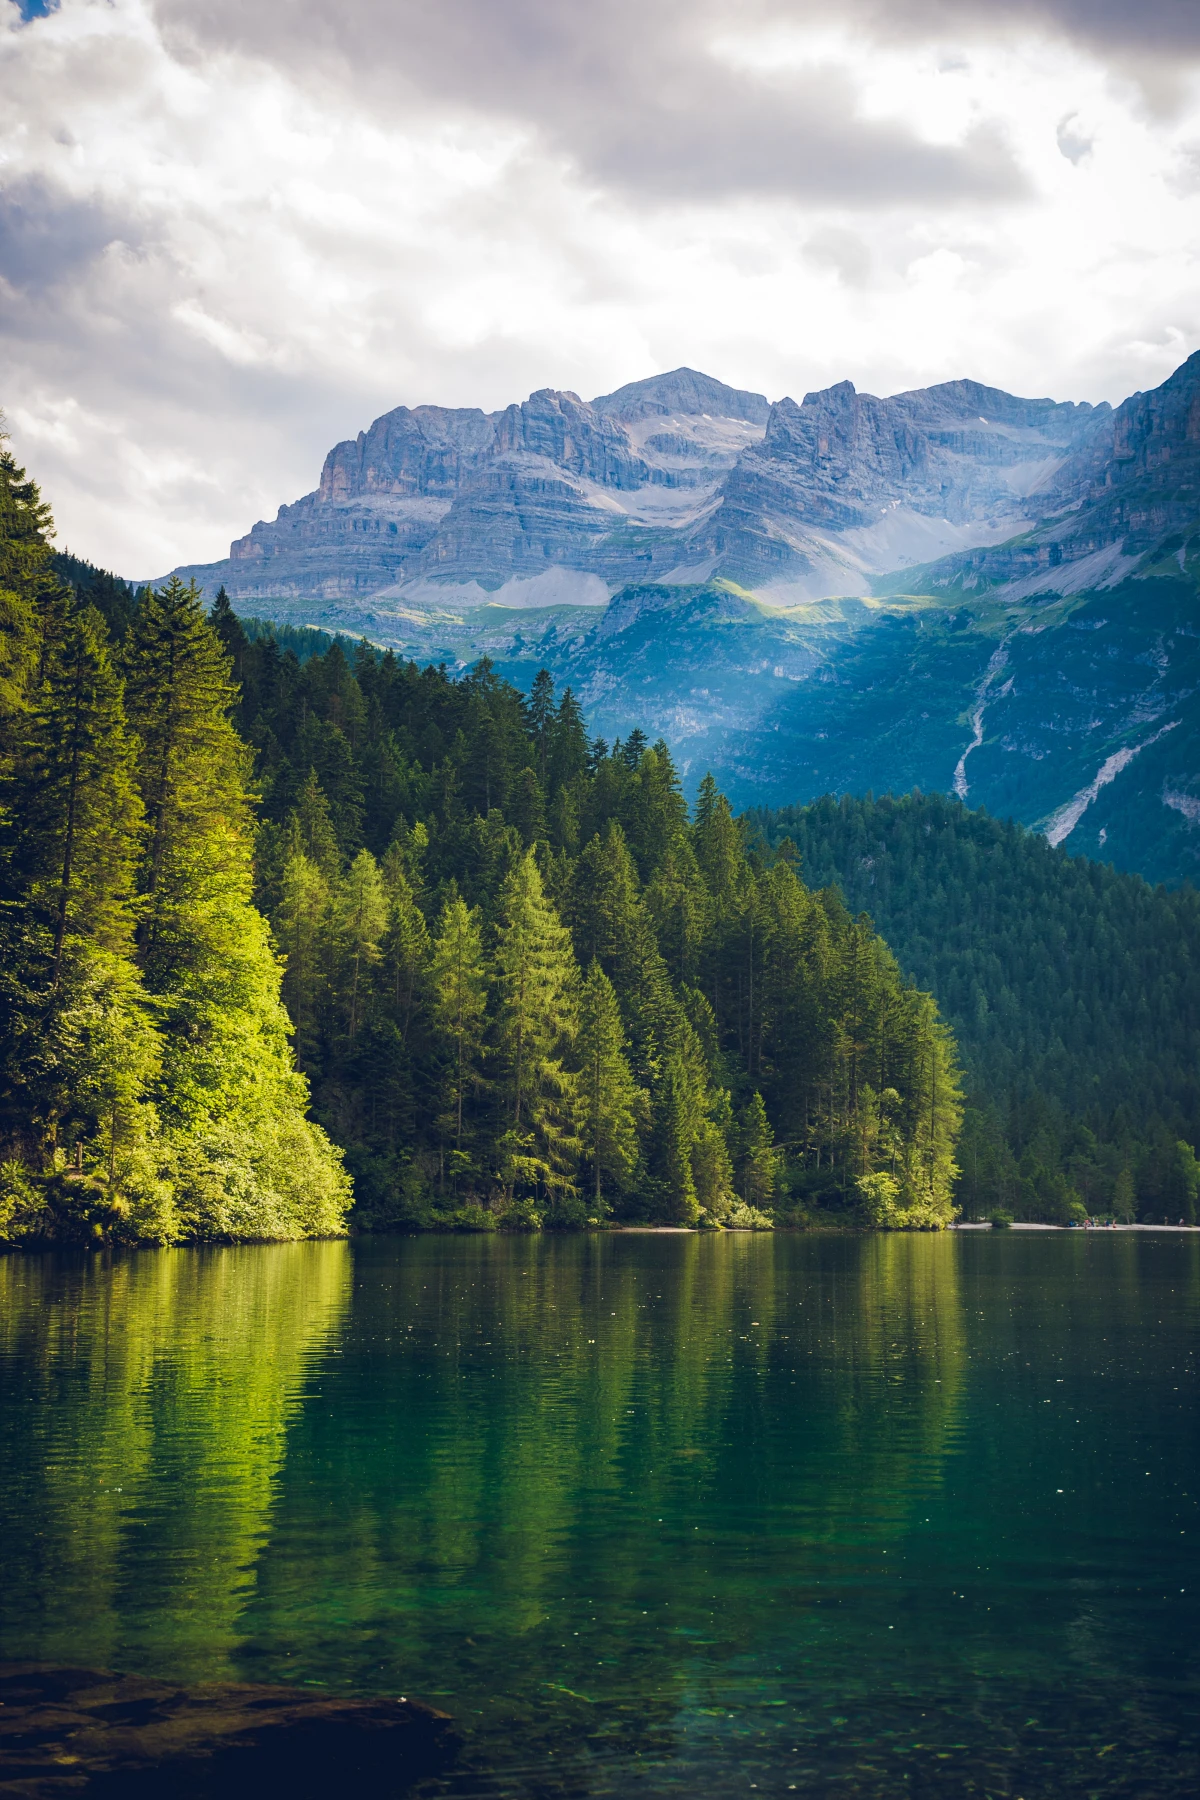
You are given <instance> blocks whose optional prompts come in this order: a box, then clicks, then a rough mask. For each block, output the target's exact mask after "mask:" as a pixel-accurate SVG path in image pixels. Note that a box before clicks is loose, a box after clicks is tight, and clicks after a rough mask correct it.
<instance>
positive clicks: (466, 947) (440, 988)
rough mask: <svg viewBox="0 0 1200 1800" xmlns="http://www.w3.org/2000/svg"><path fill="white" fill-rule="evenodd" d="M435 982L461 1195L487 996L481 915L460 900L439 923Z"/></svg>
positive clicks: (447, 1126) (448, 904) (435, 1004)
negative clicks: (446, 1052) (469, 1108)
mask: <svg viewBox="0 0 1200 1800" xmlns="http://www.w3.org/2000/svg"><path fill="white" fill-rule="evenodd" d="M430 981H431V986H432V989H433V1016H434V1023H435V1025H436V1026H437V1028H438V1030H439V1031H440V1032H441V1034H442V1036H443V1038H444V1040H445V1042H446V1044H447V1046H448V1049H449V1073H448V1080H447V1101H448V1104H447V1108H446V1112H445V1115H444V1120H445V1124H444V1129H446V1130H447V1132H448V1135H450V1136H451V1137H452V1138H453V1144H454V1149H453V1154H452V1157H451V1164H450V1166H451V1173H452V1176H453V1179H454V1185H455V1191H456V1192H457V1184H458V1178H459V1176H460V1174H461V1173H463V1172H464V1170H465V1169H466V1167H467V1166H468V1164H469V1160H470V1159H469V1157H468V1154H467V1151H466V1148H465V1145H466V1135H467V1099H468V1096H469V1095H470V1094H471V1092H472V1090H473V1089H474V1088H476V1087H477V1086H478V1085H479V1080H480V1077H479V1055H480V1051H481V1048H482V1045H483V1030H484V1015H485V1012H486V1010H487V992H488V978H487V968H486V964H485V961H484V955H483V938H482V934H481V932H480V921H479V914H478V912H477V911H472V910H471V909H470V908H468V906H467V905H466V902H465V901H464V900H463V899H462V898H461V897H460V896H459V895H458V894H455V895H453V896H452V897H451V898H450V899H449V900H448V901H447V902H446V904H445V906H444V907H443V908H442V914H441V917H440V919H439V920H438V927H437V933H436V936H435V937H434V940H433V961H432V968H431V975H430Z"/></svg>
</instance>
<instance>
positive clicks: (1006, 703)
mask: <svg viewBox="0 0 1200 1800" xmlns="http://www.w3.org/2000/svg"><path fill="white" fill-rule="evenodd" d="M952 547H953V549H954V553H953V554H952V555H949V556H940V557H939V556H938V553H939V552H941V551H945V550H947V549H950V548H952ZM234 551H235V555H234V556H233V557H232V559H231V560H230V561H229V562H227V563H224V564H219V565H214V566H213V567H212V568H211V569H200V570H195V571H191V573H194V574H196V576H197V578H198V579H200V580H201V581H202V583H203V584H204V585H206V586H207V587H208V588H209V589H210V591H212V590H214V589H215V585H216V582H217V580H218V579H220V580H224V581H225V582H226V585H227V586H228V587H229V590H230V592H231V594H233V595H234V596H235V597H239V596H240V597H242V598H243V600H246V599H249V600H250V601H251V602H252V610H253V611H255V612H257V613H261V614H263V615H266V616H270V617H274V618H277V619H281V620H284V621H290V622H293V623H305V624H313V625H319V626H322V627H324V628H325V629H328V630H333V631H344V632H361V633H362V634H363V635H365V636H367V637H369V638H371V639H372V640H373V641H375V642H377V643H380V644H386V645H392V646H394V647H395V648H397V649H399V650H402V651H404V652H405V653H406V654H408V655H410V656H412V657H414V658H415V659H416V660H418V661H423V662H430V661H434V662H436V661H443V660H445V661H448V662H450V663H452V664H454V665H457V666H459V667H465V666H468V665H469V664H470V663H472V662H473V661H475V660H476V659H477V658H478V657H479V656H481V655H485V654H486V655H488V656H491V657H492V658H493V660H494V661H495V662H496V663H497V664H498V665H499V667H500V668H501V669H502V670H503V671H504V673H505V674H506V675H507V676H509V677H510V678H511V679H513V680H514V681H518V682H521V683H524V684H526V685H528V683H529V682H530V681H531V680H532V678H533V675H534V674H535V673H536V671H537V669H538V668H539V667H540V666H542V665H543V664H544V665H545V666H546V667H548V668H549V669H551V671H552V672H553V673H554V675H555V676H556V678H557V679H559V680H560V681H562V682H564V683H570V684H571V685H573V686H574V687H575V688H576V690H577V691H578V692H579V694H580V697H581V699H582V700H583V701H584V703H585V704H586V705H587V707H588V709H589V713H590V716H591V717H592V718H593V720H594V721H595V722H596V724H597V726H598V728H599V729H600V730H601V731H602V732H603V733H604V734H605V735H606V736H609V737H612V736H614V735H618V734H623V733H625V732H627V731H628V730H629V729H630V728H631V727H632V726H633V724H634V723H635V722H639V721H640V722H642V723H644V724H646V726H647V727H648V728H649V729H652V730H655V731H659V732H661V733H662V734H663V735H664V737H666V739H667V741H668V742H669V743H670V744H671V745H672V747H673V749H674V750H675V751H676V752H677V754H678V756H679V759H680V764H681V767H682V768H683V769H684V770H685V771H686V773H687V775H688V779H689V782H690V783H692V784H693V785H694V783H695V782H696V781H697V780H698V779H699V777H700V775H701V774H702V773H703V772H704V770H705V769H706V768H711V769H712V770H713V771H714V773H716V774H717V775H718V777H719V778H720V780H721V781H722V782H723V783H724V784H725V785H726V786H727V787H728V788H729V790H730V791H731V793H732V795H733V796H734V798H735V799H736V800H737V801H738V803H739V804H742V805H748V804H759V803H764V804H783V803H787V802H790V801H793V800H797V799H806V798H811V797H813V796H815V795H817V794H820V793H824V792H830V791H832V792H860V793H861V792H863V791H865V790H866V789H867V788H871V789H873V790H874V791H876V792H882V791H887V790H892V791H903V790H906V789H908V788H911V787H913V786H919V787H921V788H922V789H924V790H931V789H935V790H941V791H953V792H956V793H957V794H959V795H960V796H961V797H963V798H967V799H970V801H971V802H972V803H973V804H976V803H978V804H984V805H987V806H988V807H989V808H991V809H992V810H993V811H997V812H1002V813H1011V814H1012V815H1013V816H1015V817H1016V818H1018V819H1020V820H1022V821H1023V822H1024V823H1026V824H1028V825H1034V826H1039V827H1040V828H1042V829H1044V830H1046V831H1047V832H1048V833H1049V835H1050V836H1051V838H1052V840H1053V841H1054V842H1066V843H1068V844H1069V845H1070V847H1071V848H1072V849H1083V850H1086V851H1088V852H1089V853H1090V854H1093V855H1099V856H1103V857H1107V858H1112V859H1114V860H1115V861H1117V862H1118V863H1120V864H1122V865H1123V866H1125V867H1128V868H1132V869H1136V870H1139V871H1140V872H1142V873H1143V874H1145V875H1146V876H1148V877H1149V878H1150V879H1151V880H1168V881H1173V880H1178V879H1180V878H1182V877H1187V876H1194V877H1200V713H1198V711H1197V704H1196V700H1195V695H1196V694H1197V692H1200V665H1198V663H1197V656H1196V645H1197V628H1196V625H1195V617H1196V587H1197V579H1198V578H1200V354H1198V355H1197V356H1194V357H1192V358H1190V359H1189V361H1188V362H1186V363H1184V364H1183V366H1182V367H1181V368H1180V369H1179V370H1177V371H1176V373H1175V374H1174V375H1173V376H1171V378H1170V379H1169V380H1168V381H1167V382H1165V383H1164V384H1163V385H1162V387H1160V388H1158V389H1156V390H1154V392H1153V393H1150V394H1139V395H1134V396H1133V397H1132V398H1131V399H1129V400H1128V401H1126V402H1124V403H1123V404H1122V405H1121V406H1120V407H1118V408H1117V409H1116V411H1115V412H1114V411H1113V410H1112V409H1111V408H1108V407H1087V406H1073V405H1071V406H1064V405H1058V404H1057V403H1055V402H1053V401H1050V400H1022V399H1017V398H1014V397H1013V396H1011V395H1007V394H1004V393H1001V392H1000V391H998V390H996V389H993V388H986V387H983V386H981V385H980V384H978V383H974V382H965V381H964V382H951V383H944V384H942V385H941V386H938V387H934V388H928V389H917V390H914V391H912V392H911V393H906V394H899V395H895V396H893V397H892V398H891V399H888V400H879V399H876V398H874V397H873V396H870V395H862V394H856V393H855V391H854V389H853V388H852V387H851V386H850V384H849V383H842V384H839V386H837V387H835V388H831V389H829V390H827V391H826V392H824V393H819V394H808V395H806V396H805V398H804V401H803V403H802V404H801V405H796V403H795V402H794V401H791V400H782V401H779V402H777V403H775V404H774V405H770V404H768V402H767V401H766V400H765V399H764V398H763V397H762V396H761V395H755V394H748V393H744V392H740V391H738V390H735V389H732V388H726V387H724V386H723V385H722V384H721V383H719V382H715V381H713V380H712V379H711V378H710V377H707V376H703V375H699V374H697V373H696V372H695V371H691V370H676V371H674V372H673V373H671V374H670V375H665V376H656V377H652V378H650V379H649V380H647V381H644V382H635V383H632V384H630V385H629V386H628V387H625V388H622V389H619V390H618V391H617V392H616V393H614V394H610V395H606V396H602V397H601V398H600V399H598V400H596V401H593V402H591V403H590V404H589V403H585V402H583V401H581V400H579V399H578V398H577V397H576V396H575V395H570V394H556V393H554V392H552V391H550V390H543V391H541V392H539V393H537V394H534V395H533V396H531V398H530V399H529V400H528V401H526V402H525V403H524V404H523V405H521V406H513V407H509V408H507V409H505V410H504V411H503V412H501V413H496V414H484V413H482V412H478V411H472V410H469V409H464V410H460V411H456V412H452V411H448V410H445V409H439V408H431V407H420V408H416V409H413V410H411V411H410V410H408V409H406V408H399V409H397V411H396V412H394V413H392V414H388V415H385V417H384V418H383V419H381V420H378V421H376V424H375V425H374V426H373V427H372V428H371V431H370V432H369V433H366V434H363V435H362V436H360V438H359V439H358V440H356V441H355V442H353V443H347V444H343V445H339V446H337V447H336V449H335V450H334V451H332V452H331V453H330V456H329V458H327V460H326V466H325V471H324V473H323V475H322V481H321V486H320V488H319V489H318V490H317V492H316V493H314V494H312V495H309V496H307V497H306V498H305V499H304V500H301V501H299V502H297V503H296V505H295V506H294V507H291V508H284V509H282V510H281V514H280V518H279V519H278V520H277V521H276V522H275V523H274V524H272V525H269V526H268V525H259V526H256V527H255V528H254V530H253V532H251V533H250V534H249V536H248V537H247V538H246V539H243V540H241V541H240V543H239V544H237V545H235V546H234ZM931 555H933V556H934V558H935V560H932V561H930V560H929V557H930V556H931ZM921 559H924V560H921ZM902 563H907V566H905V567H900V565H901V564H902ZM889 570H890V573H887V572H886V571H889ZM831 595H832V596H835V597H834V598H829V597H828V596H831ZM822 596H823V597H822ZM838 596H840V597H838ZM581 602H582V603H584V604H580V603H581ZM247 610H251V608H250V607H247Z"/></svg>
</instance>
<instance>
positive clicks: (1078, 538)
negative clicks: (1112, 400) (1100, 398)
mask: <svg viewBox="0 0 1200 1800" xmlns="http://www.w3.org/2000/svg"><path fill="white" fill-rule="evenodd" d="M1097 411H1099V409H1097ZM1039 510H1040V512H1041V515H1042V518H1041V522H1040V523H1039V524H1038V525H1037V527H1036V528H1035V529H1034V530H1033V531H1031V532H1029V533H1028V534H1026V535H1025V536H1023V537H1022V538H1021V539H1020V540H1019V541H1018V542H1015V543H1003V544H999V545H997V546H996V547H995V548H989V549H980V550H976V551H974V552H973V553H971V554H969V555H966V556H956V557H951V558H948V559H946V560H945V561H944V562H943V563H941V564H939V565H938V566H937V567H936V568H933V569H930V570H929V571H927V576H928V582H927V585H928V586H929V587H930V589H931V591H934V592H941V591H945V590H946V589H948V588H949V589H955V590H958V591H962V592H963V593H971V592H973V591H979V590H981V589H983V588H987V587H993V588H999V589H1001V590H1002V591H1005V592H1006V593H1008V594H1009V595H1010V596H1011V597H1013V598H1021V597H1025V596H1032V595H1035V594H1040V593H1058V594H1074V593H1082V592H1084V591H1085V590H1091V589H1105V588H1109V587H1112V586H1114V585H1115V584H1116V583H1117V582H1119V581H1122V580H1124V579H1125V577H1126V576H1128V575H1130V574H1131V573H1133V572H1134V571H1136V570H1138V569H1139V568H1145V567H1149V566H1152V565H1153V564H1154V563H1155V562H1156V561H1162V560H1163V559H1172V558H1173V559H1175V560H1176V561H1177V563H1178V566H1179V568H1180V569H1181V570H1184V569H1186V567H1187V564H1188V561H1189V559H1192V558H1195V557H1197V556H1200V351H1197V352H1196V354H1195V355H1193V356H1190V357H1189V358H1188V360H1187V361H1186V362H1185V363H1184V364H1183V365H1182V367H1180V368H1178V369H1176V371H1175V373H1174V374H1173V375H1172V376H1170V377H1169V379H1168V380H1166V381H1164V382H1163V384H1162V386H1161V387H1158V388H1154V389H1153V390H1152V391H1151V392H1149V393H1144V394H1133V395H1131V396H1130V398H1129V399H1128V400H1125V401H1123V402H1122V404H1121V405H1120V406H1119V407H1117V409H1116V411H1115V412H1109V413H1107V414H1106V416H1104V417H1097V418H1096V420H1095V423H1094V425H1093V426H1092V428H1091V430H1090V431H1086V432H1085V433H1084V434H1083V435H1082V437H1081V439H1080V441H1079V442H1078V443H1077V445H1076V446H1075V448H1074V449H1073V451H1072V453H1071V455H1070V456H1068V457H1067V458H1066V460H1065V461H1064V462H1063V463H1062V465H1061V467H1060V468H1059V469H1058V470H1057V471H1056V472H1055V473H1054V474H1053V476H1052V477H1051V478H1050V479H1049V481H1048V482H1047V483H1046V485H1045V487H1044V489H1043V490H1042V505H1041V506H1040V509H1039Z"/></svg>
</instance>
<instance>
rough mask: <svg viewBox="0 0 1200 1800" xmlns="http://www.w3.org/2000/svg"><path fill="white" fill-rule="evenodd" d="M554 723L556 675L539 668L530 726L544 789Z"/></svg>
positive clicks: (534, 685) (531, 692)
mask: <svg viewBox="0 0 1200 1800" xmlns="http://www.w3.org/2000/svg"><path fill="white" fill-rule="evenodd" d="M553 725H554V677H553V676H552V675H551V673H550V671H549V669H539V670H538V672H537V674H536V675H535V676H534V678H533V686H532V687H531V688H530V690H529V728H530V732H531V734H532V736H533V743H534V748H535V750H536V751H537V759H538V761H537V772H538V779H539V781H540V782H541V785H542V788H543V790H544V789H545V787H546V782H547V778H548V775H549V765H550V738H551V731H552V728H553Z"/></svg>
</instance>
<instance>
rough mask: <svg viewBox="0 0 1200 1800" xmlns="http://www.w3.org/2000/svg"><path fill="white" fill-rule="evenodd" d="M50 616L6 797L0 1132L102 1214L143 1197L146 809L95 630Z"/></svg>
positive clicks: (116, 687)
mask: <svg viewBox="0 0 1200 1800" xmlns="http://www.w3.org/2000/svg"><path fill="white" fill-rule="evenodd" d="M53 617H54V631H53V635H52V636H48V640H47V639H44V640H43V642H44V649H43V653H42V655H41V658H40V661H41V664H42V671H43V672H42V679H41V681H40V683H38V685H37V686H36V687H35V688H33V689H32V690H31V692H30V694H29V696H28V699H27V703H26V708H25V710H24V712H23V713H21V714H19V715H18V717H17V719H16V721H15V722H14V723H15V731H14V741H15V752H14V755H13V757H12V760H11V763H10V772H9V780H8V782H7V784H6V786H7V794H6V805H5V808H4V812H5V816H6V819H7V823H8V829H7V831H6V833H5V841H4V845H3V876H4V897H5V901H6V906H5V911H4V922H3V933H4V946H3V959H2V960H3V974H2V975H0V987H2V995H3V1018H4V1028H3V1043H2V1047H0V1066H2V1067H3V1071H4V1085H5V1123H6V1126H7V1130H8V1134H9V1137H10V1142H11V1143H13V1144H14V1145H17V1146H20V1147H21V1149H22V1151H23V1153H24V1154H25V1155H26V1156H27V1157H28V1159H29V1161H30V1164H31V1166H32V1167H33V1168H34V1169H39V1170H50V1171H52V1170H54V1169H55V1167H56V1166H57V1164H58V1162H60V1161H61V1160H62V1159H63V1156H64V1154H65V1155H68V1156H70V1157H71V1158H72V1159H73V1161H74V1174H75V1187H76V1194H75V1198H76V1199H78V1200H82V1198H83V1196H84V1194H85V1191H86V1190H85V1185H84V1183H85V1180H91V1181H93V1183H94V1184H96V1185H95V1188H94V1192H92V1193H91V1194H89V1195H88V1199H87V1205H86V1208H85V1209H84V1210H86V1211H88V1212H89V1213H90V1212H91V1211H93V1210H95V1209H96V1208H99V1207H100V1205H101V1198H102V1197H103V1207H102V1208H101V1211H103V1212H107V1213H112V1211H113V1209H114V1208H118V1207H119V1208H127V1206H128V1204H129V1203H130V1196H131V1193H133V1192H134V1190H137V1191H138V1192H139V1193H142V1194H143V1197H144V1192H145V1190H146V1187H147V1183H148V1182H149V1181H150V1176H149V1173H148V1165H147V1163H146V1157H145V1154H144V1152H145V1151H146V1146H147V1145H148V1144H149V1142H150V1141H151V1140H152V1138H153V1137H154V1134H155V1129H156V1118H155V1114H154V1109H153V1106H152V1105H151V1104H150V1103H149V1092H150V1089H151V1087H152V1083H153V1080H154V1077H155V1076H156V1074H157V1068H158V1062H159V1056H160V1049H159V1043H158V1039H157V1035H156V1033H155V1030H154V1027H153V1024H152V1021H151V1017H150V1012H149V1007H148V1003H147V996H146V994H145V992H144V990H143V988H142V984H141V981H140V979H139V976H138V973H137V971H136V969H135V967H134V965H133V960H132V951H133V925H134V918H135V893H134V880H135V868H136V862H137V856H138V851H139V848H140V843H141V835H142V823H143V821H142V810H141V803H140V800H139V798H138V794H137V791H136V788H135V785H134V760H133V746H132V744H131V743H130V740H129V737H128V734H127V733H126V730H125V720H124V710H123V706H122V693H121V683H120V680H119V678H118V677H117V675H116V674H115V672H114V670H113V666H112V661H111V658H110V655H109V652H108V648H107V645H106V643H105V641H104V636H103V627H102V621H101V620H100V619H99V617H98V615H97V614H95V613H92V612H90V611H87V612H82V613H80V612H75V611H72V610H71V609H69V608H68V607H66V606H65V604H61V605H56V607H55V612H54V615H53ZM152 1185H153V1184H152V1182H151V1186H152ZM76 1210H78V1209H76Z"/></svg>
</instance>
